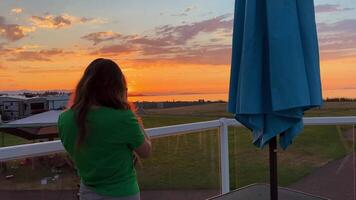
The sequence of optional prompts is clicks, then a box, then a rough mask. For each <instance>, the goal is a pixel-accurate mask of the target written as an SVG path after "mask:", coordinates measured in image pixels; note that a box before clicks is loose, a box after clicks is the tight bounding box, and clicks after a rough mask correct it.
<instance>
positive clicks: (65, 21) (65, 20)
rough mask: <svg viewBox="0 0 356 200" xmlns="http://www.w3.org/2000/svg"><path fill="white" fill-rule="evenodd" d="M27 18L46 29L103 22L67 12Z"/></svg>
mask: <svg viewBox="0 0 356 200" xmlns="http://www.w3.org/2000/svg"><path fill="white" fill-rule="evenodd" d="M29 20H30V22H31V23H32V24H33V25H35V26H36V27H40V28H48V29H61V28H68V27H70V26H72V25H74V24H85V23H104V22H105V21H104V20H102V19H96V18H86V17H76V16H72V15H69V14H62V15H58V16H55V15H50V14H47V15H45V16H31V17H30V19H29Z"/></svg>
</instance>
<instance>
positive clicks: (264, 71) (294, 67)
mask: <svg viewBox="0 0 356 200" xmlns="http://www.w3.org/2000/svg"><path fill="white" fill-rule="evenodd" d="M321 104H322V94H321V83H320V70H319V50H318V41H317V33H316V24H315V13H314V4H313V1H312V0H236V4H235V19H234V31H233V49H232V63H231V78H230V92H229V103H228V111H229V112H232V113H234V114H235V118H236V119H237V120H238V121H240V122H241V123H242V124H244V125H245V126H246V127H248V128H249V129H251V130H252V131H253V143H254V144H255V145H257V146H258V147H263V146H264V145H265V144H266V143H268V142H269V140H270V139H271V138H273V137H275V136H276V135H278V134H280V145H281V147H282V148H284V149H285V148H287V146H288V145H289V144H291V143H292V140H293V138H294V137H295V136H297V135H298V133H299V132H300V131H301V130H302V128H303V121H302V117H303V113H304V111H305V110H307V109H310V108H312V107H315V106H320V105H321Z"/></svg>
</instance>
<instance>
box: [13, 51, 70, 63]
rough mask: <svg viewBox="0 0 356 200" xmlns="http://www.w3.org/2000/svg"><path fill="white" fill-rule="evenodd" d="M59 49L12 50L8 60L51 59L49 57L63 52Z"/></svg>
mask: <svg viewBox="0 0 356 200" xmlns="http://www.w3.org/2000/svg"><path fill="white" fill-rule="evenodd" d="M65 53H68V52H64V51H63V50H61V49H49V50H40V51H26V50H25V51H23V50H13V52H12V55H13V57H12V58H10V59H8V61H51V59H50V57H52V56H56V55H61V54H65Z"/></svg>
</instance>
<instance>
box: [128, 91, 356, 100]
mask: <svg viewBox="0 0 356 200" xmlns="http://www.w3.org/2000/svg"><path fill="white" fill-rule="evenodd" d="M323 97H324V98H337V97H346V98H356V89H339V90H324V91H323ZM129 99H130V101H198V100H201V99H203V100H205V101H219V100H223V101H227V99H228V93H213V94H175V95H146V96H134V97H129Z"/></svg>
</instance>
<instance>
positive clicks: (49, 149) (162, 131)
mask: <svg viewBox="0 0 356 200" xmlns="http://www.w3.org/2000/svg"><path fill="white" fill-rule="evenodd" d="M303 120H304V123H305V125H353V124H356V116H350V117H306V118H304V119H303ZM223 123H225V125H227V126H242V125H241V124H240V123H239V122H237V121H236V120H235V119H224V118H222V119H220V120H212V121H205V122H196V123H189V124H180V125H173V126H165V127H158V128H149V129H146V132H147V134H148V135H150V136H151V137H153V138H156V137H166V136H173V135H177V134H184V133H191V132H197V131H203V130H210V129H214V128H218V127H220V126H222V124H223ZM36 125H37V126H38V125H39V124H36ZM45 125H46V126H47V125H49V124H41V125H40V126H45ZM55 125H56V124H50V126H55ZM3 127H5V126H4V125H2V126H0V129H1V128H3ZM17 127H24V126H20V125H19V126H17ZM26 127H35V124H28V126H26ZM62 151H64V149H63V146H62V144H61V142H60V141H51V142H41V143H35V144H23V145H15V146H9V147H2V148H0V161H6V160H14V159H20V158H26V157H34V156H40V155H46V154H51V153H57V152H62Z"/></svg>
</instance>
